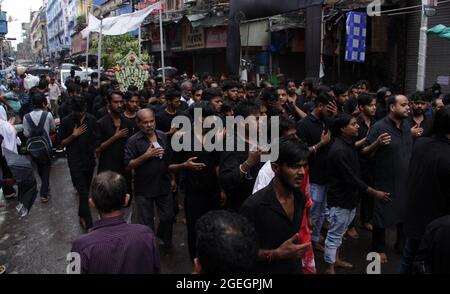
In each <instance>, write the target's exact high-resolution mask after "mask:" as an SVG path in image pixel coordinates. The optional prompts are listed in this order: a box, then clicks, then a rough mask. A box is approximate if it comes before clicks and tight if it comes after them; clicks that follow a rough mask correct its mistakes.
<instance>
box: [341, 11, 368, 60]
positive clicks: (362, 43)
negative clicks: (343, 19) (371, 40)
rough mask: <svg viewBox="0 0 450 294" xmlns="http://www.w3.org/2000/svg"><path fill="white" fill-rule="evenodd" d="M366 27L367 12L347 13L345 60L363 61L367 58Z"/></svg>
mask: <svg viewBox="0 0 450 294" xmlns="http://www.w3.org/2000/svg"><path fill="white" fill-rule="evenodd" d="M366 28H367V14H366V13H365V12H353V11H351V12H348V13H347V46H346V49H345V61H353V62H360V63H363V62H364V61H365V60H366V35H367V34H366Z"/></svg>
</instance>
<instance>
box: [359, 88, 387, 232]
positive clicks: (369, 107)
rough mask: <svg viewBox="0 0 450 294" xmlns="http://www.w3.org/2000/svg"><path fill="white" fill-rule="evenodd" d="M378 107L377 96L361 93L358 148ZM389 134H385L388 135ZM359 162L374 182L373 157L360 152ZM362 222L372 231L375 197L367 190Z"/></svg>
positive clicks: (366, 178)
mask: <svg viewBox="0 0 450 294" xmlns="http://www.w3.org/2000/svg"><path fill="white" fill-rule="evenodd" d="M376 109H377V101H376V98H375V97H373V96H371V95H369V94H361V95H360V96H359V97H358V112H359V113H360V114H359V116H358V117H357V118H356V122H357V123H358V126H359V130H358V138H357V139H356V144H355V145H356V148H357V149H358V150H359V151H361V149H362V148H363V147H364V144H365V142H366V139H367V134H368V133H369V130H370V128H371V127H372V125H373V124H374V123H375V113H376ZM387 136H389V135H387V134H386V135H385V137H387ZM359 164H360V166H361V178H362V180H363V181H364V182H365V183H367V184H368V185H371V184H372V175H371V173H370V166H371V165H372V164H373V163H372V161H371V158H369V157H368V156H365V155H363V154H361V152H360V153H359ZM360 216H361V223H362V227H363V228H364V229H366V230H368V231H370V232H371V231H372V228H373V227H372V224H371V221H372V216H373V198H372V197H370V196H369V195H368V194H367V193H366V192H362V193H361V215H360Z"/></svg>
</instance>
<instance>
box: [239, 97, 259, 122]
mask: <svg viewBox="0 0 450 294" xmlns="http://www.w3.org/2000/svg"><path fill="white" fill-rule="evenodd" d="M260 111H261V110H260V107H259V105H258V104H257V103H255V102H253V101H242V102H240V103H239V104H238V105H237V106H236V108H235V109H234V116H242V117H243V118H244V119H246V118H247V117H249V116H251V115H254V114H255V113H259V112H260Z"/></svg>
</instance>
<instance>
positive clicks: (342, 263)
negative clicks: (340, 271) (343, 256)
mask: <svg viewBox="0 0 450 294" xmlns="http://www.w3.org/2000/svg"><path fill="white" fill-rule="evenodd" d="M334 266H335V267H340V268H345V269H351V268H353V265H352V264H351V263H349V262H346V261H343V260H340V259H338V260H336V263H335V264H334Z"/></svg>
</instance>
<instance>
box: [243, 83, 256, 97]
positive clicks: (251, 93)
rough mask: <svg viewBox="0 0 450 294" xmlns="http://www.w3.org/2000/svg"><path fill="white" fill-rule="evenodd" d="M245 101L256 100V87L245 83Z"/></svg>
mask: <svg viewBox="0 0 450 294" xmlns="http://www.w3.org/2000/svg"><path fill="white" fill-rule="evenodd" d="M245 99H247V100H249V101H254V100H255V99H256V85H255V84H254V83H252V82H250V83H247V85H246V87H245Z"/></svg>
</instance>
